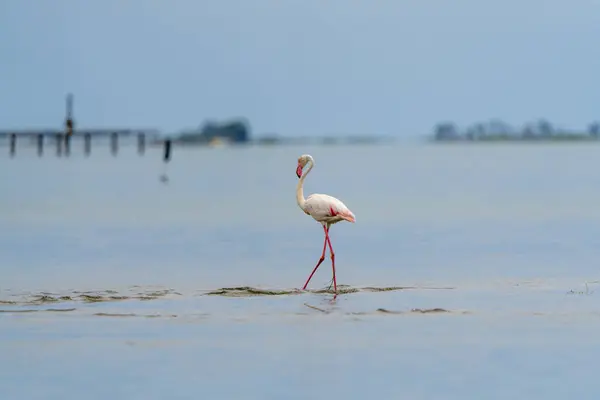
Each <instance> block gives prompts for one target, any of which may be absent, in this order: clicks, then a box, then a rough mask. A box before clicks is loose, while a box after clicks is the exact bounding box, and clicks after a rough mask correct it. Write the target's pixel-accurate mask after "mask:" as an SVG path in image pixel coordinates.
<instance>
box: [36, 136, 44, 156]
mask: <svg viewBox="0 0 600 400" xmlns="http://www.w3.org/2000/svg"><path fill="white" fill-rule="evenodd" d="M37 151H38V157H41V156H42V154H44V135H43V134H41V133H39V134H38V135H37Z"/></svg>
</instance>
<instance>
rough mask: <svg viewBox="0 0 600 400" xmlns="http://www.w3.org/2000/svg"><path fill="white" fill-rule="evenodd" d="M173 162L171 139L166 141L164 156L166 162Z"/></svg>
mask: <svg viewBox="0 0 600 400" xmlns="http://www.w3.org/2000/svg"><path fill="white" fill-rule="evenodd" d="M170 160H171V139H167V140H165V153H164V156H163V161H164V162H169V161H170Z"/></svg>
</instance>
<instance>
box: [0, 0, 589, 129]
mask: <svg viewBox="0 0 600 400" xmlns="http://www.w3.org/2000/svg"><path fill="white" fill-rule="evenodd" d="M599 38H600V0H572V1H569V2H567V1H564V0H503V1H482V0H453V1H448V0H412V1H408V0H377V1H373V0H370V1H367V0H362V1H359V0H327V1H325V0H172V1H166V0H102V1H83V0H55V1H42V0H38V1H22V0H2V1H0V130H4V129H26V128H54V127H56V128H58V127H62V125H63V123H64V114H65V111H64V109H65V103H64V99H65V95H66V94H67V93H68V92H72V93H73V94H74V96H75V104H74V107H75V108H74V112H75V118H76V124H77V127H79V128H81V129H84V128H85V127H89V128H101V127H107V128H108V127H135V128H138V127H148V128H158V129H160V130H161V131H163V132H165V133H170V132H176V131H178V130H181V129H189V128H194V127H197V126H199V125H201V124H202V123H204V122H205V121H207V120H217V121H220V120H224V119H229V118H235V117H244V118H246V119H247V120H248V121H249V123H250V126H251V128H252V133H253V134H256V135H261V134H273V133H276V134H280V135H284V136H299V135H302V136H306V135H307V136H314V135H355V134H377V135H394V136H416V135H423V134H429V133H431V131H432V129H433V126H434V125H435V124H436V123H438V122H441V121H454V122H455V123H457V124H458V125H459V126H461V127H465V126H467V125H469V124H472V123H475V122H478V121H485V120H488V119H490V118H500V119H502V120H504V121H506V122H508V123H510V124H513V125H516V126H521V125H522V124H524V123H525V122H529V121H534V120H537V119H538V118H547V119H548V120H550V121H551V122H552V123H554V124H555V126H559V127H564V128H568V129H585V128H586V127H587V125H588V124H589V123H590V122H592V121H593V120H595V119H599V120H600V46H599V45H598V43H599V42H598V40H599Z"/></svg>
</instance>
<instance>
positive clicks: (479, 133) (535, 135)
mask: <svg viewBox="0 0 600 400" xmlns="http://www.w3.org/2000/svg"><path fill="white" fill-rule="evenodd" d="M599 137H600V122H598V121H594V122H592V123H591V124H589V126H588V129H587V131H584V132H572V131H567V130H565V129H556V128H555V127H554V126H552V124H551V123H550V122H548V121H547V120H546V119H540V120H538V121H536V122H530V123H527V124H525V125H524V126H523V127H522V128H521V129H515V128H513V127H512V126H510V125H509V124H507V123H505V122H503V121H501V120H499V119H492V120H490V121H488V122H485V123H482V122H478V123H475V124H473V125H471V126H469V127H467V128H466V129H464V130H460V129H459V128H458V127H457V126H456V125H455V124H454V123H452V122H441V123H438V124H437V125H436V126H435V127H434V139H435V140H535V139H546V140H552V139H564V140H569V139H570V140H578V139H579V140H582V139H583V140H585V139H588V140H589V139H598V138H599Z"/></svg>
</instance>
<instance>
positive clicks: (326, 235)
mask: <svg viewBox="0 0 600 400" xmlns="http://www.w3.org/2000/svg"><path fill="white" fill-rule="evenodd" d="M323 230H324V231H325V242H324V243H323V252H322V253H321V258H319V262H318V263H317V266H316V267H315V269H313V271H312V272H311V273H310V275H309V277H308V279H307V280H306V283H305V284H304V287H303V288H302V290H306V286H308V282H310V280H311V279H312V277H313V275H314V274H315V272H317V269H318V268H319V265H321V263H322V262H323V260H324V259H325V251H326V250H327V240H328V238H329V235H328V234H327V231H328V229H327V228H326V227H325V225H323Z"/></svg>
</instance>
